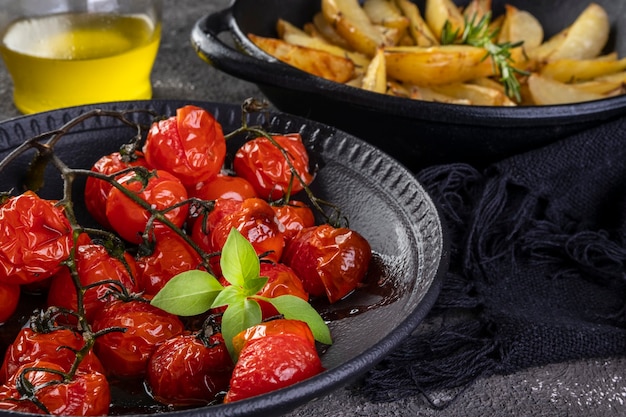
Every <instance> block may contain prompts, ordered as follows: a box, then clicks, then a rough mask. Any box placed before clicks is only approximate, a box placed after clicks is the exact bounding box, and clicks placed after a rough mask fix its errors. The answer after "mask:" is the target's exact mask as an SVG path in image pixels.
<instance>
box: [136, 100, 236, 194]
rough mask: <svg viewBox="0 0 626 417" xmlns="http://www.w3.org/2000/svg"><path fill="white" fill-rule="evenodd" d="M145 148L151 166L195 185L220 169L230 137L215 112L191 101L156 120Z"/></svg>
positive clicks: (186, 183) (209, 177)
mask: <svg viewBox="0 0 626 417" xmlns="http://www.w3.org/2000/svg"><path fill="white" fill-rule="evenodd" d="M143 151H144V154H145V156H146V160H147V161H148V163H149V164H150V165H151V166H153V167H155V168H157V169H162V170H165V171H168V172H171V173H172V174H174V175H175V176H176V177H178V178H179V179H180V180H181V182H182V183H183V184H185V186H187V187H192V186H195V185H196V184H198V183H200V182H203V181H208V180H210V179H212V178H214V177H215V176H217V174H218V173H219V172H220V170H221V168H222V165H223V164H224V160H225V158H226V140H225V138H224V133H223V132H222V127H221V125H220V124H219V123H218V122H217V120H216V119H215V118H214V117H213V115H212V114H211V113H209V112H208V111H206V110H204V109H202V108H200V107H197V106H192V105H188V106H183V107H180V108H178V109H177V110H176V115H175V116H172V117H170V118H167V119H164V120H160V121H158V122H155V123H153V124H152V127H151V129H150V130H149V132H148V135H147V138H146V143H145V145H144V148H143Z"/></svg>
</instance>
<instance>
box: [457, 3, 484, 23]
mask: <svg viewBox="0 0 626 417" xmlns="http://www.w3.org/2000/svg"><path fill="white" fill-rule="evenodd" d="M487 13H491V0H472V1H470V2H469V4H468V5H467V6H466V7H465V8H464V9H463V16H464V17H465V19H467V20H472V19H475V20H476V21H478V20H480V19H482V18H483V17H485V16H486V15H487Z"/></svg>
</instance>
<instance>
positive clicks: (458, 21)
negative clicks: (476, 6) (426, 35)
mask: <svg viewBox="0 0 626 417" xmlns="http://www.w3.org/2000/svg"><path fill="white" fill-rule="evenodd" d="M424 18H425V20H426V23H428V26H429V27H430V30H432V32H433V34H434V35H435V37H436V38H437V39H441V32H442V31H443V27H444V25H445V24H446V22H449V24H450V26H451V27H450V29H451V30H452V32H455V31H457V30H458V31H459V33H461V32H463V28H464V27H465V18H464V17H463V14H462V13H461V11H460V10H459V8H458V7H457V6H456V5H455V4H454V2H453V1H452V0H426V7H425V10H424Z"/></svg>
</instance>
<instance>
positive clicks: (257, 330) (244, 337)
mask: <svg viewBox="0 0 626 417" xmlns="http://www.w3.org/2000/svg"><path fill="white" fill-rule="evenodd" d="M277 334H292V335H295V336H298V337H301V338H302V339H303V340H302V343H305V344H308V345H310V346H313V347H315V338H314V337H313V333H312V332H311V328H310V327H309V325H308V324H306V323H305V322H303V321H300V320H291V319H276V320H269V321H266V322H263V323H259V324H257V325H255V326H252V327H248V328H247V329H246V330H243V331H241V332H239V333H238V334H237V335H236V336H235V337H233V348H234V350H235V352H236V353H237V355H239V353H240V352H241V349H243V347H244V345H245V344H246V343H248V342H249V341H250V340H254V339H259V338H261V337H265V336H272V335H277Z"/></svg>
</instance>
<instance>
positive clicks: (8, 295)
mask: <svg viewBox="0 0 626 417" xmlns="http://www.w3.org/2000/svg"><path fill="white" fill-rule="evenodd" d="M21 292H22V287H21V286H20V285H17V284H5V283H4V282H0V324H1V323H4V322H5V321H7V320H8V319H9V318H11V316H12V315H13V313H15V310H17V305H18V303H19V301H20V294H21Z"/></svg>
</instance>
